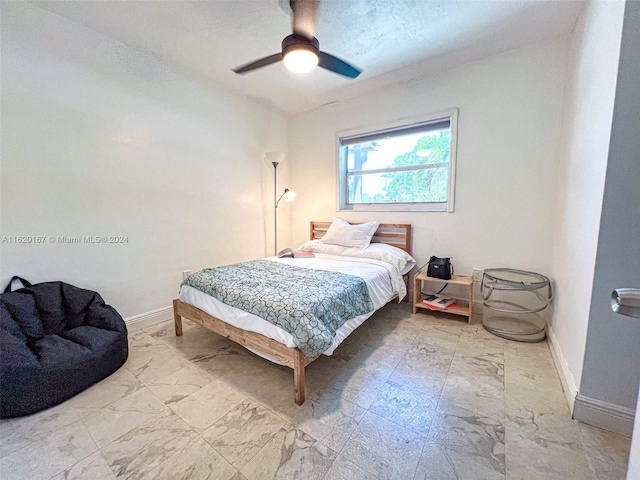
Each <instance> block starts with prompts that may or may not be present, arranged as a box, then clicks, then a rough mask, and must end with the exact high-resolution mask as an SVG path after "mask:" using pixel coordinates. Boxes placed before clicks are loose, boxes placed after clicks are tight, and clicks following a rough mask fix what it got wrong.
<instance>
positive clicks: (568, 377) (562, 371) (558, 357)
mask: <svg viewBox="0 0 640 480" xmlns="http://www.w3.org/2000/svg"><path fill="white" fill-rule="evenodd" d="M547 337H548V339H549V347H550V349H551V357H552V358H553V363H555V365H556V370H558V376H559V377H560V383H562V389H563V390H564V395H565V398H566V399H567V404H568V405H569V410H571V414H572V415H573V409H574V406H575V401H576V396H577V395H578V386H577V385H576V379H575V378H574V376H573V373H571V370H569V362H567V359H566V358H565V356H564V354H563V353H562V350H561V349H560V343H559V342H558V338H557V337H556V335H555V332H554V331H553V328H551V326H550V325H549V326H548V327H547Z"/></svg>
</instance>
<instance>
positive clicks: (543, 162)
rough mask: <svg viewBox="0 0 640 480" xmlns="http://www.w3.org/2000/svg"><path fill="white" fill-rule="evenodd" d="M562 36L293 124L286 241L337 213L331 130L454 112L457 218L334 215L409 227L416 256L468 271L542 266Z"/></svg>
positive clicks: (548, 237)
mask: <svg viewBox="0 0 640 480" xmlns="http://www.w3.org/2000/svg"><path fill="white" fill-rule="evenodd" d="M567 46H568V39H566V38H563V39H557V40H554V41H549V42H545V43H542V44H537V45H534V46H530V47H527V48H524V49H520V50H516V51H511V52H507V53H504V54H501V55H497V56H494V57H490V58H488V59H486V60H483V61H479V62H476V63H472V64H468V65H465V66H463V67H460V68H456V69H453V70H449V71H446V72H444V73H441V74H439V75H434V76H430V77H425V78H420V79H417V80H415V81H412V82H409V83H403V84H398V85H397V86H395V87H393V88H388V89H385V90H384V91H380V92H378V93H375V94H371V95H367V96H364V97H360V98H356V99H353V100H349V101H345V102H341V103H338V104H334V105H330V106H327V107H324V108H320V109H318V110H315V111H311V112H307V113H303V114H300V115H296V116H294V117H292V118H291V119H290V120H289V124H288V125H289V138H290V141H289V153H290V158H291V161H292V167H291V182H290V183H291V188H294V189H296V190H298V192H299V193H300V195H299V196H298V198H297V199H296V202H295V205H294V206H293V213H292V224H293V229H292V233H293V238H292V242H293V244H299V243H301V242H303V241H305V240H306V239H307V237H308V225H309V221H310V220H327V219H328V220H330V219H331V218H332V217H333V216H335V215H336V178H337V171H336V146H335V145H336V141H335V138H336V132H337V131H340V130H344V129H348V128H356V127H361V126H368V125H370V126H372V127H373V128H375V126H376V125H377V124H380V123H386V122H391V121H395V120H398V119H401V118H403V117H412V116H417V115H421V114H425V115H426V114H431V113H436V112H440V111H443V110H447V109H450V108H452V107H457V108H459V122H458V132H459V134H458V144H457V145H458V157H457V173H456V182H457V185H456V198H455V212H453V213H434V212H420V213H416V212H401V213H377V214H376V213H353V212H348V213H339V215H340V216H343V217H344V218H346V219H350V220H354V221H357V220H366V219H371V218H376V219H379V220H380V221H383V222H400V223H411V224H412V225H413V235H414V237H413V252H414V256H415V258H416V259H417V261H418V264H419V265H420V264H422V263H424V262H426V261H427V260H428V259H429V256H431V255H438V256H452V257H453V262H454V265H455V268H456V272H458V273H460V274H466V275H470V274H471V269H472V268H474V267H478V268H486V267H513V268H520V269H526V270H533V271H537V272H540V273H544V274H549V271H550V256H549V251H550V248H551V244H552V237H553V235H554V233H553V231H552V228H551V227H552V218H553V215H552V212H553V207H554V204H555V196H556V182H555V174H556V163H557V161H558V155H557V154H558V149H559V140H560V132H561V118H562V105H563V91H564V82H565V63H566V61H567Z"/></svg>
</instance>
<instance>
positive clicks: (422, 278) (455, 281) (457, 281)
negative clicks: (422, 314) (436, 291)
mask: <svg viewBox="0 0 640 480" xmlns="http://www.w3.org/2000/svg"><path fill="white" fill-rule="evenodd" d="M422 282H434V283H441V284H444V283H450V284H451V285H466V286H468V287H469V303H467V302H463V301H459V300H457V299H456V303H457V304H458V305H460V307H459V308H447V309H445V310H437V311H438V312H442V313H450V314H452V315H462V316H464V317H468V322H469V323H471V314H472V310H473V277H467V276H465V275H454V276H453V277H451V279H450V280H442V279H441V278H434V277H428V276H427V273H426V272H424V271H420V272H418V273H416V275H415V277H413V313H416V312H417V311H418V309H419V308H422V309H425V310H428V311H433V310H431V309H430V308H428V307H427V306H426V305H424V304H423V303H422V300H423V298H424V296H423V295H422Z"/></svg>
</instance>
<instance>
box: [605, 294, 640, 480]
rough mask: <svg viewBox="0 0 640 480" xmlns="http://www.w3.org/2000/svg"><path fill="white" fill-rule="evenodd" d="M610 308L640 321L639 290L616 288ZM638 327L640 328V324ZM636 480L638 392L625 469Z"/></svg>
mask: <svg viewBox="0 0 640 480" xmlns="http://www.w3.org/2000/svg"><path fill="white" fill-rule="evenodd" d="M611 308H612V310H613V311H614V312H615V313H619V314H620V315H626V316H629V317H635V318H639V319H640V289H636V288H618V289H616V290H614V291H613V293H612V294H611ZM638 327H640V322H639V323H638ZM638 479H640V392H638V404H637V406H636V417H635V421H634V423H633V434H632V438H631V451H630V452H629V467H628V469H627V480H638Z"/></svg>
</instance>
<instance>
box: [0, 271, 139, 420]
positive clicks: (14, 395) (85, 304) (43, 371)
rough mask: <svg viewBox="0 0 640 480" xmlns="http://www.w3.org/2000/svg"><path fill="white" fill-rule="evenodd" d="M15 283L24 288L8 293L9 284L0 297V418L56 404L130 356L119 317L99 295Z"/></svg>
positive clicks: (59, 284)
mask: <svg viewBox="0 0 640 480" xmlns="http://www.w3.org/2000/svg"><path fill="white" fill-rule="evenodd" d="M15 278H17V277H14V279H15ZM14 279H12V282H13V280H14ZM20 280H21V281H22V283H23V285H25V287H24V288H20V289H18V290H15V291H13V292H11V291H10V290H11V282H10V283H9V286H8V287H7V290H5V293H3V294H0V418H12V417H20V416H23V415H29V414H31V413H35V412H39V411H40V410H44V409H46V408H49V407H53V406H54V405H58V404H59V403H62V402H64V401H65V400H68V399H69V398H71V397H73V396H74V395H77V394H78V393H80V392H81V391H83V390H84V389H86V388H87V387H90V386H91V385H93V384H94V383H96V382H98V381H100V380H102V379H103V378H105V377H107V376H109V375H111V374H112V373H113V372H115V371H116V370H118V369H119V368H120V367H121V366H122V365H123V364H124V362H125V361H126V360H127V356H128V354H129V348H128V343H127V327H126V325H125V323H124V321H123V320H122V317H121V316H120V315H119V314H118V312H117V311H116V310H115V309H114V308H112V307H110V306H109V305H105V303H104V300H102V297H101V296H100V295H99V294H98V293H96V292H92V291H90V290H84V289H82V288H78V287H74V286H73V285H69V284H67V283H63V282H46V283H39V284H36V285H33V286H32V285H31V284H29V282H26V281H24V280H22V279H20Z"/></svg>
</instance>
